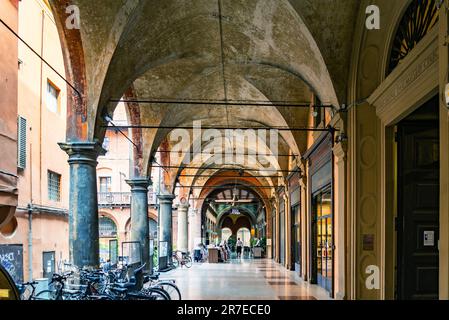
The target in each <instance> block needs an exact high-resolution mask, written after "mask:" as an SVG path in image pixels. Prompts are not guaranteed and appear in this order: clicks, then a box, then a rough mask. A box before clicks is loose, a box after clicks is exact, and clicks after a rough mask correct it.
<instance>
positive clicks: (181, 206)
mask: <svg viewBox="0 0 449 320" xmlns="http://www.w3.org/2000/svg"><path fill="white" fill-rule="evenodd" d="M189 207H190V205H189V204H179V205H178V210H181V211H186V212H187V211H188V210H189Z"/></svg>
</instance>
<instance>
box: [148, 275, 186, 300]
mask: <svg viewBox="0 0 449 320" xmlns="http://www.w3.org/2000/svg"><path fill="white" fill-rule="evenodd" d="M149 283H150V284H149V288H160V289H162V290H164V291H165V292H166V293H168V295H169V296H170V300H182V299H181V291H180V290H179V288H178V286H177V285H176V284H175V280H169V279H164V280H159V274H153V275H151V276H149ZM144 290H147V289H144Z"/></svg>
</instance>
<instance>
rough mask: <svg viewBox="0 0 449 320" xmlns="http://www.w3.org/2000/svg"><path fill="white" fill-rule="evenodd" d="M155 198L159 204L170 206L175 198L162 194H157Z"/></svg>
mask: <svg viewBox="0 0 449 320" xmlns="http://www.w3.org/2000/svg"><path fill="white" fill-rule="evenodd" d="M157 198H158V199H159V201H160V203H161V204H172V203H173V200H174V199H175V198H176V197H175V195H173V194H169V193H164V194H158V195H157Z"/></svg>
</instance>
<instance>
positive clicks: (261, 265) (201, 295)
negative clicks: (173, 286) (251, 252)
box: [161, 259, 330, 300]
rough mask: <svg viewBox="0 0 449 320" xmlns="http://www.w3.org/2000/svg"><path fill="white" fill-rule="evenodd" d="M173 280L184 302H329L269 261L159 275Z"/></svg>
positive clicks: (196, 266)
mask: <svg viewBox="0 0 449 320" xmlns="http://www.w3.org/2000/svg"><path fill="white" fill-rule="evenodd" d="M161 278H162V279H164V278H167V279H175V280H176V283H177V285H178V286H179V288H180V290H181V293H182V298H183V300H229V299H234V300H322V299H323V300H328V299H330V298H329V294H328V293H327V292H326V291H325V290H324V289H322V288H320V287H318V286H316V285H310V284H308V283H306V282H304V281H302V280H301V279H300V278H299V277H298V276H297V275H296V274H295V273H294V272H292V271H289V270H287V269H285V268H284V267H281V266H280V265H279V264H277V263H275V262H274V261H272V260H268V259H259V260H251V259H249V260H232V262H230V263H220V264H209V263H202V264H194V265H193V266H192V268H190V269H186V268H183V269H180V268H178V269H176V270H172V271H170V272H167V273H163V274H161Z"/></svg>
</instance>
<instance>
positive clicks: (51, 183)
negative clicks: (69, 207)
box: [47, 170, 61, 202]
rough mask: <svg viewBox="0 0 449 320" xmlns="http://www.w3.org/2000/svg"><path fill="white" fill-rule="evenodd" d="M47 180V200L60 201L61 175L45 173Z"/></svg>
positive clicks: (51, 172) (50, 172)
mask: <svg viewBox="0 0 449 320" xmlns="http://www.w3.org/2000/svg"><path fill="white" fill-rule="evenodd" d="M47 178H48V199H49V200H51V201H56V202H59V201H61V175H60V174H58V173H56V172H53V171H50V170H49V171H48V172H47Z"/></svg>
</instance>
